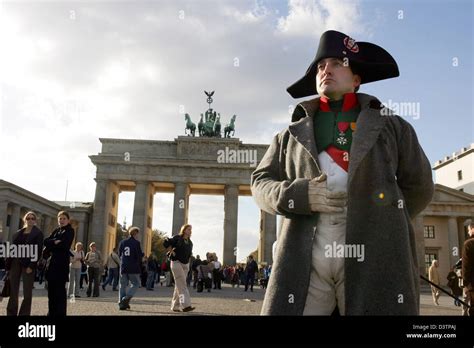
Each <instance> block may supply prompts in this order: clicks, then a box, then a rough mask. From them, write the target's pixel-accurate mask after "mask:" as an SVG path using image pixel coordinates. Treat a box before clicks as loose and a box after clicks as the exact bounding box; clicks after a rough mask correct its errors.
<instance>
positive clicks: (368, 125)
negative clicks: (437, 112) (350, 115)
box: [288, 93, 385, 185]
mask: <svg viewBox="0 0 474 348" xmlns="http://www.w3.org/2000/svg"><path fill="white" fill-rule="evenodd" d="M356 95H357V100H358V101H359V105H360V107H361V112H360V114H359V117H358V118H357V123H356V131H355V132H354V134H353V137H352V145H351V151H350V159H349V178H348V185H349V184H350V182H351V180H352V177H353V176H354V173H355V172H356V170H357V167H358V166H359V165H360V163H361V162H362V160H363V159H364V157H365V155H366V154H367V153H368V152H369V150H370V149H371V148H372V146H373V145H374V144H375V142H376V141H377V137H378V135H379V133H380V131H381V129H382V128H383V126H384V124H385V118H384V117H382V116H381V115H380V109H381V108H382V106H381V103H380V101H379V100H378V99H377V98H375V97H373V96H371V95H368V94H364V93H357V94H356ZM319 99H320V98H319V97H318V98H314V99H311V100H307V101H304V102H301V103H300V104H298V105H297V106H296V108H295V111H294V112H293V115H292V122H293V123H292V124H290V126H289V127H288V130H289V132H290V134H291V135H292V136H293V137H294V138H295V139H296V140H297V141H298V142H299V143H300V144H301V145H302V146H303V147H304V148H305V149H306V150H307V151H308V152H309V154H310V155H311V157H312V158H313V160H314V162H315V163H316V166H317V167H318V168H320V166H319V163H318V150H317V149H316V142H315V140H314V129H313V126H314V125H313V115H314V114H315V113H316V111H317V110H318V109H319Z"/></svg>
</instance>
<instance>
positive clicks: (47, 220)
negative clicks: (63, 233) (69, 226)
mask: <svg viewBox="0 0 474 348" xmlns="http://www.w3.org/2000/svg"><path fill="white" fill-rule="evenodd" d="M43 220H44V221H43V235H44V237H45V238H46V237H47V236H49V234H50V233H51V232H52V231H53V227H52V226H51V224H52V222H53V218H52V217H51V216H49V215H43Z"/></svg>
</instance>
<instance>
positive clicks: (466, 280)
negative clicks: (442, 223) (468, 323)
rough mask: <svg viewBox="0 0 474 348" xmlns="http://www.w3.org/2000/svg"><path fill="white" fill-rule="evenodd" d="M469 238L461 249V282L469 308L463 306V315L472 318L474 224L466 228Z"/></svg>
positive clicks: (473, 309) (473, 312) (473, 298)
mask: <svg viewBox="0 0 474 348" xmlns="http://www.w3.org/2000/svg"><path fill="white" fill-rule="evenodd" d="M468 229H469V230H468V234H469V238H468V239H467V240H466V241H465V242H464V245H463V248H462V281H463V285H464V299H465V302H467V303H468V304H469V305H470V306H471V307H470V308H469V309H468V308H467V307H465V306H463V307H464V308H463V314H464V315H469V316H470V317H472V316H474V222H471V223H470V224H469V226H468Z"/></svg>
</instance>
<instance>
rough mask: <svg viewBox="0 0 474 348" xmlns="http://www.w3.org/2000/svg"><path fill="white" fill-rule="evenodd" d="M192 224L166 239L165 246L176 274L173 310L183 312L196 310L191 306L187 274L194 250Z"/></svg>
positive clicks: (172, 301) (174, 274)
mask: <svg viewBox="0 0 474 348" xmlns="http://www.w3.org/2000/svg"><path fill="white" fill-rule="evenodd" d="M191 229H192V226H191V225H188V224H186V225H183V226H182V227H181V230H180V231H179V234H178V235H176V236H174V237H173V238H171V239H168V238H167V239H165V241H164V243H163V246H164V247H165V248H167V249H166V251H167V253H168V255H169V257H170V258H171V271H172V272H173V276H174V284H175V285H174V293H173V299H172V300H171V310H172V311H174V312H180V311H181V310H180V307H181V308H183V312H190V311H192V310H194V309H195V308H194V307H191V297H190V296H189V291H188V288H187V286H186V276H187V274H188V272H189V258H190V257H191V255H192V252H193V243H192V242H191V239H190V238H191V232H192V231H191Z"/></svg>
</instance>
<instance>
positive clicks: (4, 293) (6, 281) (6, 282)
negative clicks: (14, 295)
mask: <svg viewBox="0 0 474 348" xmlns="http://www.w3.org/2000/svg"><path fill="white" fill-rule="evenodd" d="M0 297H10V277H9V276H8V275H7V276H5V278H3V289H2V290H1V293H0Z"/></svg>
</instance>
